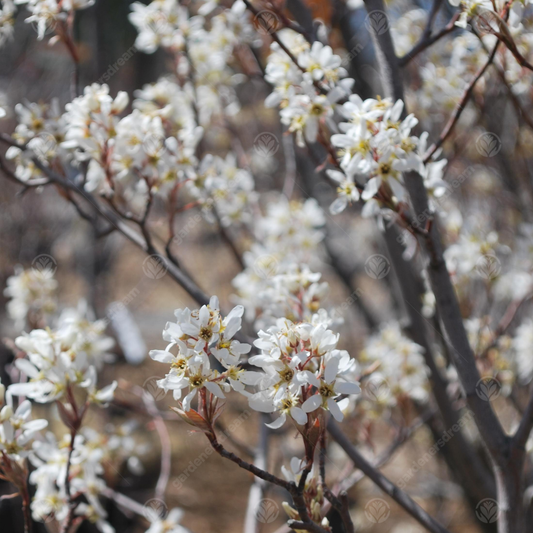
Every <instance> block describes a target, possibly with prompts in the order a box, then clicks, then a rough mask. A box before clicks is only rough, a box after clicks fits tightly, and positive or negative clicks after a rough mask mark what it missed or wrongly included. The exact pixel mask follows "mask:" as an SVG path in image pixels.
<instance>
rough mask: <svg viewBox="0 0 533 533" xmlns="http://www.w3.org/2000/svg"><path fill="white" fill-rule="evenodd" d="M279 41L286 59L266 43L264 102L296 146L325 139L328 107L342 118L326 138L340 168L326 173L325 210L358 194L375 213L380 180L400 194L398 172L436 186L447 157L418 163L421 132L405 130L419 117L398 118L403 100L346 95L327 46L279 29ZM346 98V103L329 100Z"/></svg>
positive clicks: (330, 122)
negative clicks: (332, 189) (333, 189)
mask: <svg viewBox="0 0 533 533" xmlns="http://www.w3.org/2000/svg"><path fill="white" fill-rule="evenodd" d="M280 39H281V40H282V42H283V44H284V45H285V46H286V48H287V49H288V51H289V52H290V53H291V55H292V57H291V56H289V55H288V54H287V53H286V52H285V51H284V50H283V49H282V47H281V46H280V45H279V44H278V43H273V44H272V45H271V49H272V53H271V54H270V56H269V58H268V64H267V67H266V73H267V76H266V78H267V81H269V82H270V83H271V84H273V85H274V91H273V92H272V93H271V94H270V96H268V98H267V99H266V102H265V104H266V105H267V106H276V105H280V106H281V111H280V116H281V121H282V122H283V123H284V124H286V125H287V126H288V129H289V131H291V132H293V133H295V134H296V139H297V142H298V144H299V145H304V144H305V143H304V140H305V141H306V142H309V143H313V142H316V141H317V140H319V141H321V142H323V143H325V142H327V137H328V136H329V132H330V131H333V132H336V131H337V124H336V123H335V121H334V111H335V109H337V111H338V112H339V113H340V115H341V116H342V118H343V119H344V120H346V121H347V122H341V123H340V124H338V128H339V129H340V131H341V132H342V133H340V134H339V133H334V134H333V135H331V143H332V144H333V146H334V147H336V148H337V149H339V158H340V165H341V168H342V172H341V171H338V170H329V171H328V175H329V176H330V177H331V178H332V179H333V180H334V181H336V182H337V183H338V187H337V191H338V198H337V200H336V201H335V202H334V203H333V204H332V206H331V212H332V213H334V214H336V213H340V212H341V211H343V210H344V209H345V208H346V206H347V205H348V204H350V203H351V202H354V201H357V200H359V198H360V197H361V198H362V199H363V200H364V201H366V205H365V207H364V211H363V215H364V216H371V215H376V214H379V213H380V210H381V203H380V202H378V201H377V200H375V199H374V197H375V195H376V194H377V193H378V191H379V190H380V188H381V185H382V184H386V186H387V195H388V196H390V197H392V196H395V197H396V199H397V200H398V201H402V200H404V199H405V192H404V188H403V181H402V175H401V173H402V172H404V171H408V170H416V171H418V172H419V173H420V174H421V175H422V176H423V177H424V178H426V182H427V178H429V177H430V176H431V181H432V183H431V184H428V185H429V187H428V189H430V190H432V189H434V188H435V183H436V182H439V181H441V178H442V168H443V167H444V165H445V164H446V161H444V160H443V161H439V162H438V163H428V164H427V165H425V164H424V163H423V159H424V155H425V150H426V147H427V146H426V145H427V134H423V136H421V137H420V138H418V137H416V136H414V135H412V134H411V130H412V129H413V128H414V126H416V124H417V123H418V121H417V119H416V118H415V117H414V115H409V116H407V117H405V118H404V119H402V118H401V117H402V112H403V102H401V101H397V102H395V103H394V102H393V101H392V100H390V99H384V100H381V99H378V100H374V99H367V100H365V101H363V100H362V99H361V98H360V97H359V96H358V95H356V94H351V95H350V96H349V97H348V95H349V92H350V88H351V85H352V83H353V80H351V79H349V78H345V79H341V78H343V77H344V76H345V75H346V71H345V69H344V68H342V66H341V64H342V60H341V58H340V57H339V56H337V55H335V54H333V52H332V49H331V48H330V47H329V46H324V45H323V44H321V43H320V42H315V43H313V45H312V46H310V45H309V44H308V43H307V41H305V39H304V38H303V37H302V36H301V35H300V34H297V33H295V32H293V31H292V30H283V32H280ZM324 93H325V94H324ZM346 97H348V101H347V102H344V103H343V104H342V105H337V106H336V105H335V104H336V102H339V100H340V99H342V98H346ZM321 128H322V129H321ZM438 155H439V153H437V154H435V158H436V157H438ZM360 190H362V194H360Z"/></svg>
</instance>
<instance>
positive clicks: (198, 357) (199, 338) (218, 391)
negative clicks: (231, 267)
mask: <svg viewBox="0 0 533 533" xmlns="http://www.w3.org/2000/svg"><path fill="white" fill-rule="evenodd" d="M243 313H244V308H243V307H242V306H236V307H234V308H233V310H232V311H231V312H230V313H229V314H228V315H227V316H226V317H222V315H221V313H220V310H219V303H218V298H217V297H216V296H213V297H212V298H211V300H210V302H209V305H204V306H202V307H201V308H200V309H197V310H193V311H191V310H190V309H189V308H185V309H177V310H176V311H175V315H176V319H177V321H176V322H175V323H174V322H168V323H167V325H166V327H165V330H164V331H163V339H164V340H166V341H167V342H168V343H169V344H168V346H167V347H166V349H165V350H151V351H150V357H151V358H152V359H154V360H155V361H159V362H160V363H165V364H167V365H170V370H169V372H168V373H167V374H166V376H165V377H164V378H163V379H161V380H159V381H158V382H157V384H158V386H159V387H160V388H162V389H163V390H164V391H165V392H167V391H169V390H171V391H172V394H173V397H174V399H175V400H180V401H181V403H182V405H183V409H184V410H185V411H189V410H190V408H191V402H192V400H193V399H194V397H195V396H196V394H197V393H198V391H199V390H202V389H207V390H208V391H209V392H210V393H211V394H213V395H214V396H216V397H217V398H225V395H224V392H228V391H229V390H230V389H231V388H233V389H235V390H238V391H239V392H242V391H244V385H253V384H255V382H256V381H257V379H258V375H257V373H256V372H248V371H245V370H241V369H239V367H238V365H239V363H240V362H241V357H242V356H243V355H244V354H247V353H248V352H249V351H250V349H251V346H250V345H249V344H246V343H241V342H240V341H238V340H236V339H234V336H235V334H236V333H237V332H238V331H239V330H240V329H241V324H242V315H243ZM210 356H213V357H214V358H215V359H216V360H217V361H218V362H219V363H220V364H221V365H222V366H223V367H224V371H223V372H219V371H218V370H216V369H214V368H212V363H211V360H210ZM184 393H186V394H185V396H183V394H184ZM182 396H183V398H182Z"/></svg>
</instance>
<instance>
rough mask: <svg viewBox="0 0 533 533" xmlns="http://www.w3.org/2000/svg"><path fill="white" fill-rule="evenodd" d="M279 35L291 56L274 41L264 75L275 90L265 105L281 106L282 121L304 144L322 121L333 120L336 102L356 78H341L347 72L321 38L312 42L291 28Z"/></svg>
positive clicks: (346, 92)
mask: <svg viewBox="0 0 533 533" xmlns="http://www.w3.org/2000/svg"><path fill="white" fill-rule="evenodd" d="M279 38H280V39H281V41H282V43H283V45H284V46H285V47H286V49H287V50H288V51H289V52H290V53H291V55H292V57H291V56H289V55H288V54H287V53H286V51H285V50H284V49H283V48H282V47H281V46H280V45H279V44H278V43H276V42H274V43H272V45H271V50H272V53H271V54H270V56H269V57H268V64H267V66H266V76H265V79H266V80H267V81H268V82H269V83H271V84H272V85H273V86H274V91H273V92H272V93H271V94H270V96H268V98H267V99H266V101H265V105H267V106H268V107H274V106H278V105H280V106H281V108H282V109H281V112H280V115H281V121H282V123H283V124H285V125H287V126H288V129H289V131H291V132H292V133H295V134H296V141H297V143H298V145H299V146H304V145H305V142H304V141H306V142H309V143H313V142H316V140H317V138H318V136H319V132H320V128H321V125H323V124H326V123H327V122H328V121H329V122H331V121H332V118H333V111H334V105H335V103H336V102H338V101H339V100H340V99H341V98H343V97H345V96H347V95H348V94H349V90H350V88H351V86H352V85H353V80H352V79H350V78H345V79H341V78H344V77H345V76H346V74H347V73H346V70H345V69H344V68H343V67H342V66H341V65H342V59H341V58H340V57H339V56H338V55H335V54H334V53H333V51H332V49H331V47H330V46H325V45H323V44H322V43H320V42H319V41H316V42H314V43H313V45H312V46H311V45H309V43H308V42H307V41H306V40H305V39H304V37H303V36H302V35H300V34H298V33H296V32H294V31H293V30H288V29H284V30H282V31H280V32H279ZM294 59H295V60H296V62H295V61H294ZM317 88H318V89H317ZM317 90H318V92H317Z"/></svg>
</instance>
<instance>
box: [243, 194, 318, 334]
mask: <svg viewBox="0 0 533 533" xmlns="http://www.w3.org/2000/svg"><path fill="white" fill-rule="evenodd" d="M324 223H325V217H324V213H323V211H322V209H321V208H320V207H319V206H318V204H317V202H316V200H314V199H308V200H306V201H305V202H301V201H296V200H293V201H288V200H287V199H286V198H285V197H283V196H275V197H273V198H271V199H270V201H269V202H268V203H267V206H266V213H265V215H264V216H263V217H259V218H258V219H257V220H255V226H254V228H253V230H254V241H255V242H254V243H253V244H252V246H251V248H250V250H249V251H247V252H245V253H244V256H243V259H244V264H245V269H244V270H243V271H242V272H241V273H239V274H238V275H237V276H236V277H235V278H234V280H233V286H234V287H235V289H236V301H237V302H238V303H240V304H242V305H243V306H244V307H245V309H246V314H247V318H248V319H249V320H256V328H257V329H259V328H262V327H263V328H264V327H268V326H269V325H272V324H273V323H274V321H275V319H276V318H282V317H288V318H290V319H291V320H301V319H304V318H305V319H310V317H311V316H312V315H313V314H314V313H316V312H317V311H318V309H319V308H320V307H322V306H321V304H320V302H321V299H322V298H323V297H324V296H325V295H326V293H327V285H326V284H324V283H319V280H320V277H321V275H320V274H319V273H315V272H313V271H312V270H311V268H310V267H309V266H308V265H307V263H317V258H318V256H319V245H320V243H321V241H322V239H323V238H324V231H323V230H322V226H323V225H324Z"/></svg>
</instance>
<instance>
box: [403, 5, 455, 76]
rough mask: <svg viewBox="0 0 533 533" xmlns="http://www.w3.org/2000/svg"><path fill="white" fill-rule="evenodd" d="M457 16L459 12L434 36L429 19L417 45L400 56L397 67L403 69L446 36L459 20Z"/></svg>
mask: <svg viewBox="0 0 533 533" xmlns="http://www.w3.org/2000/svg"><path fill="white" fill-rule="evenodd" d="M437 2H438V0H436V1H435V4H436V3H437ZM435 4H433V6H435ZM459 15H460V13H459V12H457V13H455V14H454V15H453V17H452V18H451V19H450V21H449V22H448V24H446V26H444V28H442V29H441V30H440V31H438V32H437V33H435V34H434V35H431V31H432V28H431V25H430V21H431V18H430V20H429V21H428V25H427V26H426V30H425V31H424V34H423V35H422V37H421V38H420V40H419V41H418V43H416V44H415V45H414V46H413V48H412V49H411V50H410V51H409V52H407V54H405V55H404V56H402V57H400V58H399V59H398V65H399V66H400V67H405V66H406V65H407V64H409V63H410V62H411V61H412V60H413V59H414V58H415V57H416V56H417V55H418V54H420V53H422V52H423V51H424V50H426V49H427V48H429V47H430V46H432V45H433V44H435V43H436V42H437V41H439V40H440V39H442V38H443V37H444V36H446V35H448V34H449V33H451V32H452V31H453V30H454V29H455V27H456V26H455V23H456V22H457V20H458V19H459ZM428 29H429V33H427V32H428Z"/></svg>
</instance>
